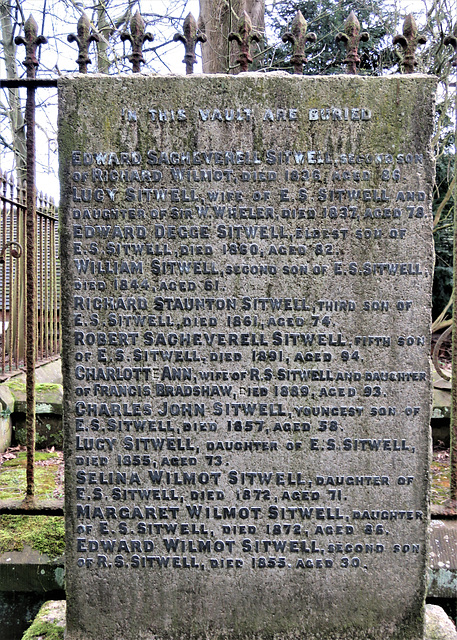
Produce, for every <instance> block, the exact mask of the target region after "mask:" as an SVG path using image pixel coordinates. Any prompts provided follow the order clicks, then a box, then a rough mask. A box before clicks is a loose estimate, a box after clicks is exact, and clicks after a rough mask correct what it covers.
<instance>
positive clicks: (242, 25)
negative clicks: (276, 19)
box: [228, 11, 260, 73]
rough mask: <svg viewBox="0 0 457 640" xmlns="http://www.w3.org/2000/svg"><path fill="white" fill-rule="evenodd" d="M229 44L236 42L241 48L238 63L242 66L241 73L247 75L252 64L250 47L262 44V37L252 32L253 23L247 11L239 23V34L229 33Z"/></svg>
mask: <svg viewBox="0 0 457 640" xmlns="http://www.w3.org/2000/svg"><path fill="white" fill-rule="evenodd" d="M228 39H229V42H232V40H234V41H235V42H237V43H238V46H239V47H240V53H239V54H238V58H237V59H236V61H237V62H238V64H239V65H240V73H245V72H246V71H248V69H249V65H250V64H252V56H251V52H250V47H251V43H252V42H260V36H259V35H258V34H257V33H255V32H253V31H252V21H251V18H250V17H249V16H248V14H247V13H246V11H243V15H242V16H241V17H240V19H239V21H238V32H237V33H229V37H228Z"/></svg>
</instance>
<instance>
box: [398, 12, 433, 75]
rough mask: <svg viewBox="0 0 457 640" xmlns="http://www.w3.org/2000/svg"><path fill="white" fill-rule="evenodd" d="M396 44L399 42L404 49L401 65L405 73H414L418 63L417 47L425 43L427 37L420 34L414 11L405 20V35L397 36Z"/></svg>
mask: <svg viewBox="0 0 457 640" xmlns="http://www.w3.org/2000/svg"><path fill="white" fill-rule="evenodd" d="M393 42H394V44H399V45H400V46H401V48H402V49H403V60H402V63H401V66H402V67H403V71H404V72H405V73H414V69H415V67H416V65H417V60H416V49H417V47H418V45H420V44H425V43H426V42H427V38H425V37H424V36H421V35H419V33H418V31H417V24H416V21H415V19H414V16H413V14H412V13H410V14H408V15H407V16H406V18H405V21H404V22H403V35H397V36H395V38H394V40H393Z"/></svg>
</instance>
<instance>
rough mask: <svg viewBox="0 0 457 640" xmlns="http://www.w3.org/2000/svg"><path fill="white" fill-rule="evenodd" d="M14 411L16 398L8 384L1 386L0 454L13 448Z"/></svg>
mask: <svg viewBox="0 0 457 640" xmlns="http://www.w3.org/2000/svg"><path fill="white" fill-rule="evenodd" d="M13 411H14V396H13V394H12V393H11V389H10V388H9V387H8V386H7V385H6V384H0V453H2V452H3V451H5V450H6V449H8V447H9V446H11V438H12V434H13V426H12V423H11V414H12V413H13Z"/></svg>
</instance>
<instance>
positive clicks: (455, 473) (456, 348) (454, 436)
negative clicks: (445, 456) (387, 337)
mask: <svg viewBox="0 0 457 640" xmlns="http://www.w3.org/2000/svg"><path fill="white" fill-rule="evenodd" d="M444 44H445V45H450V46H451V47H453V49H454V58H453V61H452V65H453V67H454V68H455V72H456V74H455V108H454V120H455V140H457V120H456V117H457V23H456V25H455V27H454V32H453V34H451V35H449V36H447V37H446V38H445V39H444ZM456 171H457V159H456V157H455V156H454V172H456ZM456 270H457V181H456V183H455V185H454V289H453V291H452V303H453V309H452V387H451V429H450V431H451V484H450V496H449V497H450V499H451V501H457V273H456ZM456 506H457V503H456Z"/></svg>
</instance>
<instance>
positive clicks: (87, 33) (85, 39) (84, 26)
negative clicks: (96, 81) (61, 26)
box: [67, 13, 100, 73]
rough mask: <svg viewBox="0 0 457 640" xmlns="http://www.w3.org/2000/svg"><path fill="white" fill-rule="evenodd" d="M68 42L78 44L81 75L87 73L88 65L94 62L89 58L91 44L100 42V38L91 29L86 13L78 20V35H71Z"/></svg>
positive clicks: (78, 61)
mask: <svg viewBox="0 0 457 640" xmlns="http://www.w3.org/2000/svg"><path fill="white" fill-rule="evenodd" d="M67 40H68V42H76V43H77V44H78V49H79V55H78V58H77V60H76V62H77V63H78V66H79V73H87V65H88V64H91V62H92V60H91V59H90V58H89V45H90V43H91V42H100V36H99V35H98V33H95V32H94V31H93V30H92V29H91V27H90V22H89V18H88V17H87V16H86V14H85V13H83V14H82V15H81V17H80V19H79V20H78V27H77V29H76V34H74V33H70V35H69V36H67Z"/></svg>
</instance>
